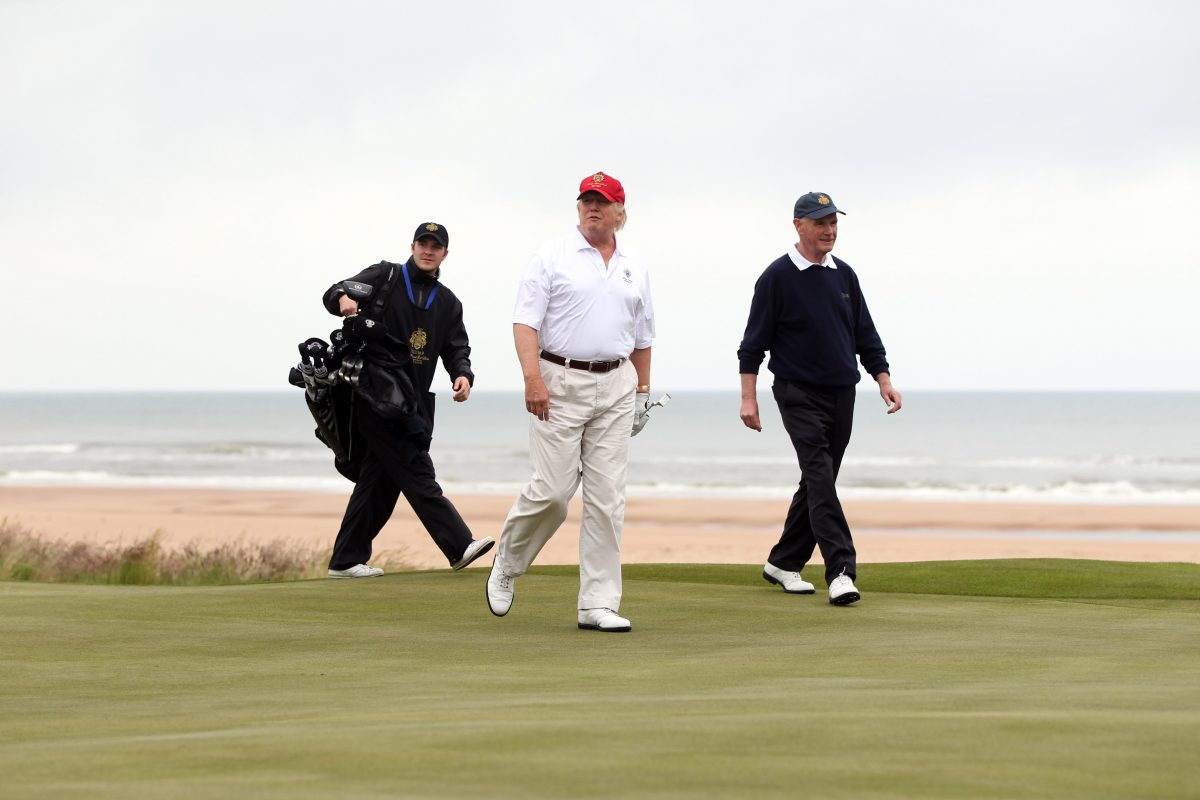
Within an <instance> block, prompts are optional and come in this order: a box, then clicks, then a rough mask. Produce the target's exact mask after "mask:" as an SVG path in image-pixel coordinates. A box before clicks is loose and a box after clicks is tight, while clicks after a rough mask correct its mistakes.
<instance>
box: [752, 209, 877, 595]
mask: <svg viewBox="0 0 1200 800" xmlns="http://www.w3.org/2000/svg"><path fill="white" fill-rule="evenodd" d="M843 213H845V212H842V211H839V210H838V207H837V206H836V205H834V203H833V200H831V199H830V197H829V195H827V194H824V193H822V192H809V193H808V194H806V195H804V196H803V197H801V198H800V199H799V200H797V201H796V206H795V209H794V213H793V215H792V216H793V219H792V224H793V225H794V226H795V228H796V234H797V235H798V236H799V242H798V243H796V244H795V245H793V246H792V247H791V248H789V249H788V252H787V253H786V254H785V255H783V256H782V257H780V258H777V259H776V260H775V261H773V262H772V263H771V265H770V266H769V267H767V269H766V271H765V272H763V274H762V275H761V276H760V277H759V279H758V282H757V283H756V284H754V299H753V300H752V301H751V302H750V319H749V321H748V322H747V323H746V334H745V336H744V337H743V338H742V344H741V347H739V348H738V367H739V371H740V372H741V378H742V408H741V418H742V423H743V424H744V425H745V426H746V427H747V428H751V429H753V430H756V431H761V430H762V423H761V421H760V419H759V414H758V395H757V383H758V370H759V367H760V366H761V365H762V361H763V357H764V355H765V353H766V351H768V350H769V351H770V352H771V358H770V360H769V361H768V362H767V369H769V370H771V372H772V373H774V375H775V382H774V385H773V386H772V387H771V391H772V393H773V394H774V395H775V402H776V403H778V404H779V412H780V415H781V416H782V417H783V426H784V428H785V429H786V430H787V432H788V436H790V437H791V439H792V445H793V446H794V447H795V448H796V457H797V458H798V459H799V461H800V473H801V478H800V488H799V489H797V490H796V494H795V495H794V496H793V497H792V505H791V507H790V508H789V509H788V513H787V519H785V520H784V523H783V535H782V536H780V538H779V542H778V543H777V544H776V545H775V547H774V548H773V549H772V550H771V554H770V555H769V556H768V557H767V563H766V564H765V565H764V566H763V578H765V579H766V580H767V581H769V582H771V583H773V584H777V585H779V586H780V587H782V588H783V590H784V591H785V592H789V593H791V594H813V593H814V592H815V591H816V589H815V587H814V586H813V585H812V584H811V583H809V582H808V581H805V580H804V579H802V578H801V577H800V571H801V570H802V569H803V568H804V566H805V565H806V564H807V563H808V560H809V559H810V558H812V554H813V549H814V548H815V547H817V546H820V548H821V556H822V557H823V558H824V559H825V581H826V583H827V584H828V586H829V602H830V603H833V604H834V605H848V604H850V603H853V602H855V601H857V600H858V599H859V597H860V595H859V592H858V589H857V588H856V587H855V585H854V579H855V577H856V574H857V570H856V566H855V552H854V541H853V539H852V538H851V536H850V526H849V525H848V524H846V515H845V514H844V513H842V504H841V502H840V501H839V500H838V496H837V488H836V486H835V482H836V481H837V475H838V470H839V468H840V467H841V465H842V455H843V454H844V453H845V452H846V446H847V445H848V444H849V443H850V428H851V426H852V424H853V422H854V393H855V388H854V387H855V384H857V383H858V381H859V379H860V378H861V374H860V373H859V370H858V364H857V362H856V360H855V356H856V355H857V356H858V358H860V359H861V360H862V365H863V367H864V368H865V369H866V370H867V372H868V373H870V375H871V376H872V377H874V378H875V381H876V383H878V384H879V394H880V396H881V397H883V401H884V402H885V403H886V404H887V413H889V414H894V413H895V412H897V411H899V410H900V392H898V391H896V389H895V388H894V387H893V386H892V378H891V374H890V373H889V371H888V362H887V354H886V353H885V352H884V349H883V342H882V341H880V339H879V334H878V333H877V332H876V331H875V323H874V322H872V321H871V313H870V312H869V311H868V310H867V301H866V300H865V299H864V298H863V294H862V289H861V288H860V287H859V285H858V276H857V275H855V274H854V270H852V269H850V265H849V264H847V263H846V262H845V261H842V260H841V259H839V258H834V257H833V256H832V255H830V253H831V251H832V250H833V245H834V242H836V241H837V229H838V221H837V217H838V214H843Z"/></svg>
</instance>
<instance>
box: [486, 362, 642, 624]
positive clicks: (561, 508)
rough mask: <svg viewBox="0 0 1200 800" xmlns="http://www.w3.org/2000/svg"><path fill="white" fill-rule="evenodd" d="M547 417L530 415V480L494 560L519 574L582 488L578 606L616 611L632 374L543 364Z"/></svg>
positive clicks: (629, 368)
mask: <svg viewBox="0 0 1200 800" xmlns="http://www.w3.org/2000/svg"><path fill="white" fill-rule="evenodd" d="M540 364H541V370H542V379H543V380H544V381H545V382H546V388H547V390H548V391H549V393H550V419H549V420H547V421H545V422H543V421H541V420H539V419H537V418H536V417H534V416H532V415H530V417H529V455H530V460H531V461H532V462H533V477H532V479H531V480H530V481H529V485H528V486H526V487H525V489H524V490H523V491H522V492H521V494H520V495H519V496H518V497H517V499H516V501H515V502H514V503H513V506H512V509H511V510H510V511H509V512H508V518H507V519H506V520H505V522H504V530H503V532H502V533H501V535H500V548H499V550H498V551H497V553H496V561H497V562H498V564H499V567H500V569H503V570H504V571H505V572H508V573H510V574H512V575H523V574H524V573H525V571H526V570H528V569H529V567H530V565H531V564H533V560H534V559H535V558H537V554H538V553H540V552H541V550H542V548H543V547H544V546H545V545H546V542H548V541H550V537H551V536H553V535H554V533H555V531H557V530H558V528H559V526H560V525H562V523H563V520H564V519H566V517H567V503H568V502H569V501H570V499H571V497H572V496H574V494H575V491H576V489H578V488H579V487H580V485H582V486H583V521H582V524H581V525H580V530H579V608H581V609H583V608H610V609H612V610H613V611H617V610H618V609H620V607H621V529H622V527H623V525H624V522H625V480H626V472H627V463H628V457H629V434H630V432H631V431H632V430H633V400H634V393H635V390H636V388H637V371H636V370H635V369H634V368H633V365H632V364H630V363H629V362H628V361H626V362H625V363H624V364H622V365H621V366H620V367H618V368H617V369H614V370H612V371H611V372H586V371H584V370H579V369H570V368H568V367H564V366H560V365H558V364H551V363H550V362H548V361H541V362H540Z"/></svg>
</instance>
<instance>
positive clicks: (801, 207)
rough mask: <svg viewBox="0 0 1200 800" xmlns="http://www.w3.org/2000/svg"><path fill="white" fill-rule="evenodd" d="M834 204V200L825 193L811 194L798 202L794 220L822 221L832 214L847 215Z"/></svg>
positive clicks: (802, 197) (793, 215) (793, 216)
mask: <svg viewBox="0 0 1200 800" xmlns="http://www.w3.org/2000/svg"><path fill="white" fill-rule="evenodd" d="M845 213H846V212H845V211H841V210H839V209H838V207H837V206H835V205H834V204H833V200H831V199H830V197H829V195H827V194H825V193H824V192H809V193H808V194H806V195H803V196H801V198H800V199H799V200H797V201H796V208H795V209H794V213H793V214H792V219H821V217H828V216H829V215H830V214H843V215H844V214H845Z"/></svg>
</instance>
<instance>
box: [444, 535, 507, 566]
mask: <svg viewBox="0 0 1200 800" xmlns="http://www.w3.org/2000/svg"><path fill="white" fill-rule="evenodd" d="M495 543H496V540H495V539H493V538H492V537H490V536H485V537H484V538H482V539H475V540H474V541H472V542H471V543H470V544H469V545H467V549H466V550H464V551H463V554H462V558H460V559H459V560H458V561H455V562H454V563H453V564H451V565H450V569H453V570H459V569H462V568H463V567H465V566H467V565H468V564H470V563H471V562H472V561H474V560H475V559H477V558H479V557H480V556H481V555H483V554H484V553H486V552H487V551H488V550H491V549H492V545H494V544H495Z"/></svg>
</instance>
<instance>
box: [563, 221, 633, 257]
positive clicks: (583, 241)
mask: <svg viewBox="0 0 1200 800" xmlns="http://www.w3.org/2000/svg"><path fill="white" fill-rule="evenodd" d="M572 230H574V231H575V249H576V250H599V249H600V248H598V247H596V246H595V245H594V244H592V243H591V242H589V241H588V240H587V237H586V236H584V235H583V231H581V230H579V226H578V225H576V226H575V227H574V228H573V229H572ZM620 254H621V240H620V238H619V237H618V236H617V234H615V233H614V234H613V255H614V256H617V255H620Z"/></svg>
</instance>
